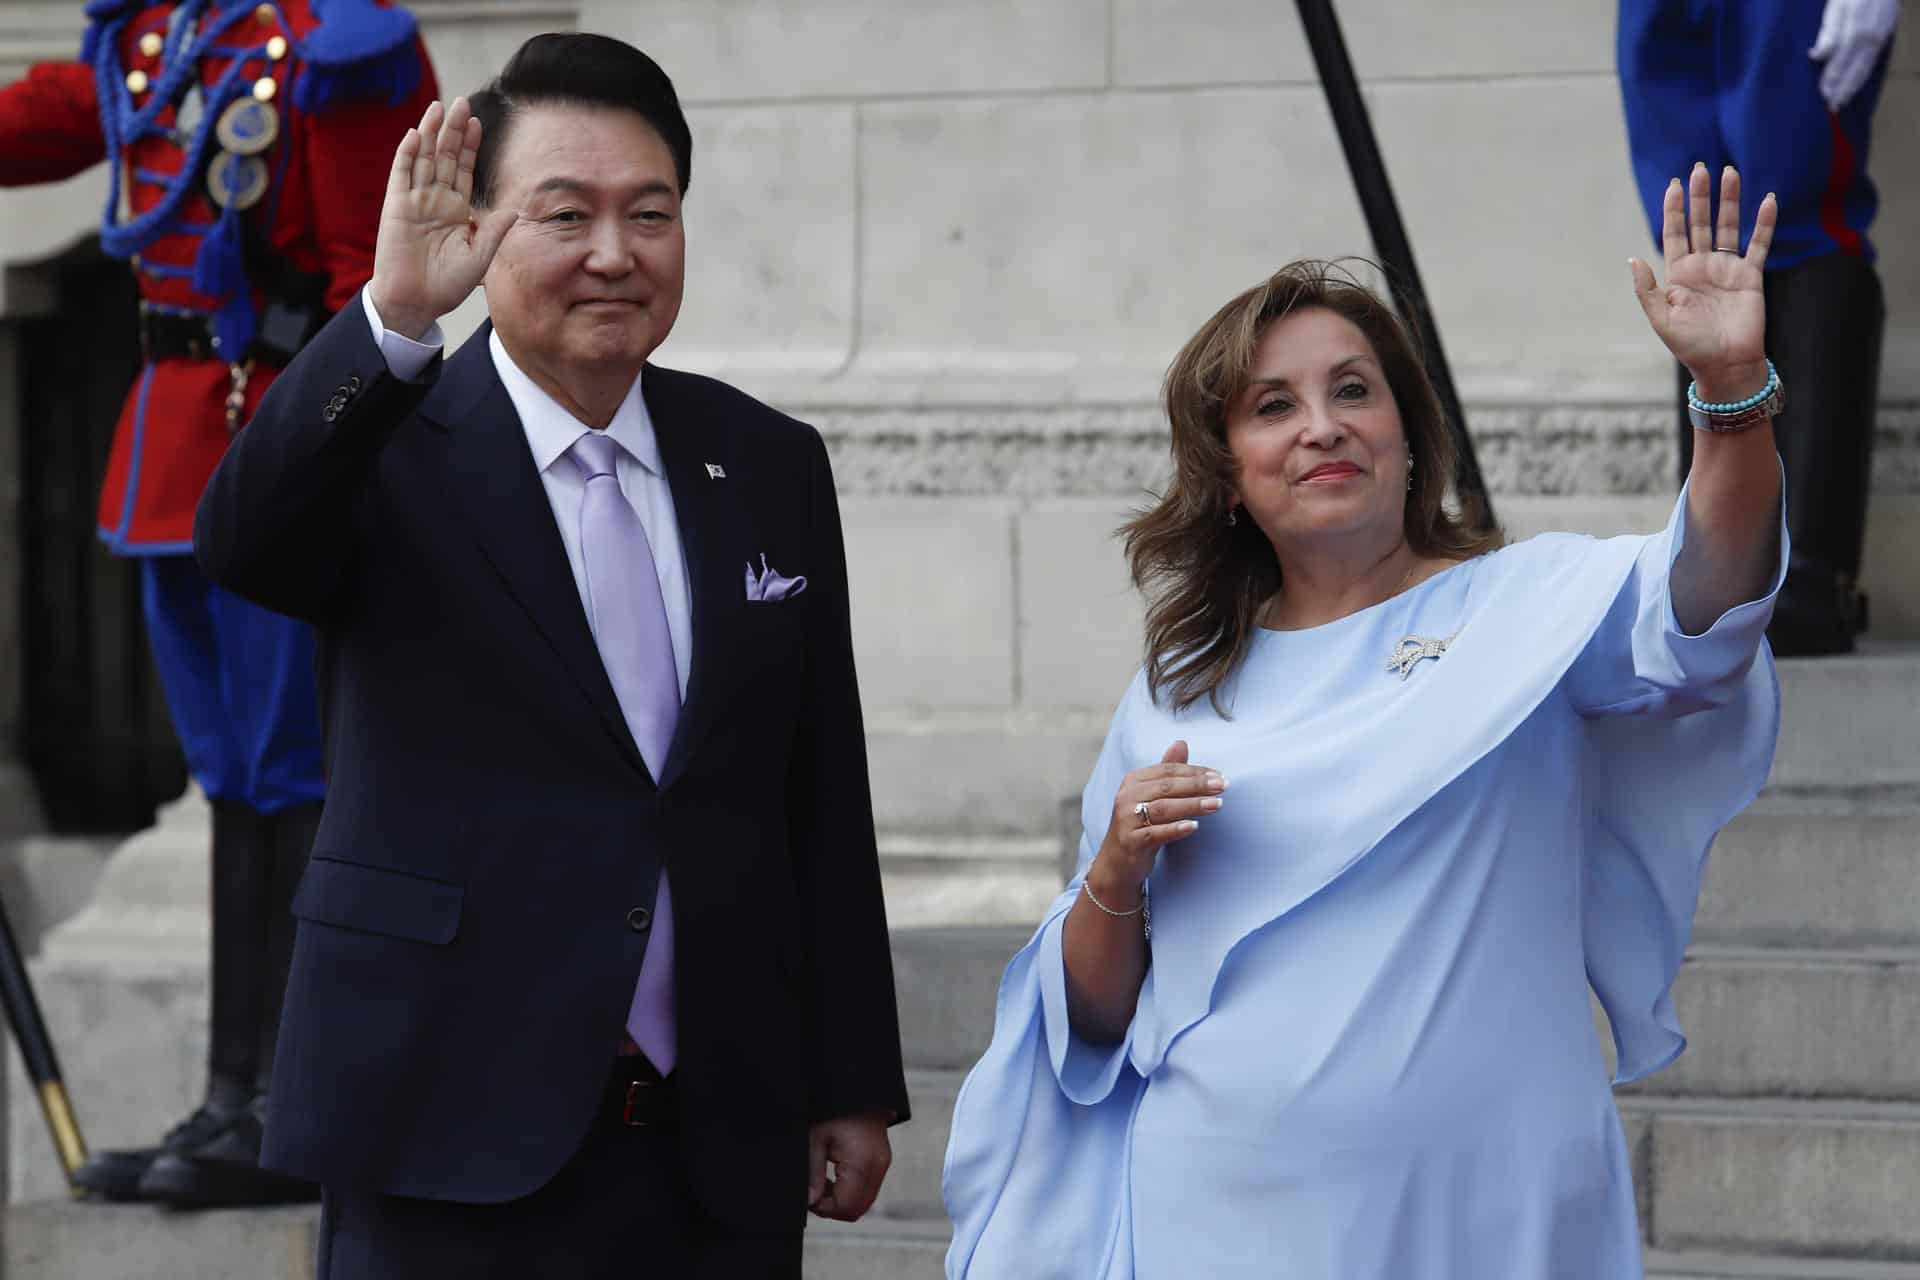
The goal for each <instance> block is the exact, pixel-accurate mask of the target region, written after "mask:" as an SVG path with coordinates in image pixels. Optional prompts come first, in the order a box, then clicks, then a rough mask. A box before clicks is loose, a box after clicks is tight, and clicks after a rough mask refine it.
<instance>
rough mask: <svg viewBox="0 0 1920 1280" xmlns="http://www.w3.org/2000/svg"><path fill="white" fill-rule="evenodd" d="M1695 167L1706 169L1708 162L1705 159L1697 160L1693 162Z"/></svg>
mask: <svg viewBox="0 0 1920 1280" xmlns="http://www.w3.org/2000/svg"><path fill="white" fill-rule="evenodd" d="M1693 167H1694V168H1696V169H1704V168H1706V167H1707V162H1706V161H1705V160H1695V161H1694V162H1693Z"/></svg>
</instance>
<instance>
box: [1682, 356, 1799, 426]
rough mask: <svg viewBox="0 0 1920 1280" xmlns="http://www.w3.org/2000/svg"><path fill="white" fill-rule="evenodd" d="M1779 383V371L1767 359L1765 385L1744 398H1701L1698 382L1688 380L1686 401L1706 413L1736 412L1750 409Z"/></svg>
mask: <svg viewBox="0 0 1920 1280" xmlns="http://www.w3.org/2000/svg"><path fill="white" fill-rule="evenodd" d="M1779 385H1780V371H1779V370H1778V369H1775V368H1774V367H1773V361H1771V360H1769V361H1767V381H1766V385H1764V386H1762V387H1761V388H1760V389H1759V390H1758V391H1756V392H1754V393H1753V394H1752V395H1750V396H1748V397H1747V398H1746V399H1745V400H1725V401H1720V402H1718V403H1715V402H1713V401H1708V400H1702V399H1701V398H1700V384H1699V383H1698V382H1689V383H1688V384H1687V403H1688V404H1690V405H1692V406H1693V407H1694V408H1696V409H1704V410H1706V411H1707V412H1708V413H1738V412H1740V411H1741V410H1742V409H1751V408H1753V406H1755V405H1757V404H1759V403H1760V402H1761V401H1762V400H1765V399H1766V398H1767V397H1768V396H1770V395H1772V394H1773V389H1774V388H1775V387H1777V386H1779Z"/></svg>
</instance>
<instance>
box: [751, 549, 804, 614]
mask: <svg viewBox="0 0 1920 1280" xmlns="http://www.w3.org/2000/svg"><path fill="white" fill-rule="evenodd" d="M806 589H807V575H806V574H804V573H803V574H801V575H800V576H799V577H797V578H783V577H781V576H780V575H779V574H778V573H775V572H774V571H773V569H771V568H770V567H768V565H767V556H766V553H765V552H764V551H763V552H761V553H760V572H759V573H755V572H754V571H753V565H752V564H751V563H749V564H748V565H747V599H749V600H761V601H765V602H767V603H773V602H774V601H778V600H786V599H788V598H790V597H792V596H797V595H799V594H800V593H801V592H802V591H805V590H806Z"/></svg>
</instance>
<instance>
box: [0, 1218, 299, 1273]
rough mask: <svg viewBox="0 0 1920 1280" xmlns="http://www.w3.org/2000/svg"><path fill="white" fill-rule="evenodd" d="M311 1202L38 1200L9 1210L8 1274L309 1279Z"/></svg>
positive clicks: (0, 1250) (1, 1251) (3, 1245)
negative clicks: (213, 1207)
mask: <svg viewBox="0 0 1920 1280" xmlns="http://www.w3.org/2000/svg"><path fill="white" fill-rule="evenodd" d="M319 1217H320V1211H319V1209H318V1208H313V1207H301V1208H290V1209H227V1210H221V1211H218V1212H213V1213H168V1212H164V1211H162V1210H159V1209H154V1208H150V1207H148V1206H146V1205H108V1204H81V1203H76V1202H75V1201H72V1200H41V1201H35V1202H33V1203H29V1204H16V1205H13V1206H11V1207H10V1208H9V1209H8V1210H7V1221H6V1230H5V1231H4V1233H0V1257H4V1259H5V1262H4V1270H0V1275H4V1276H5V1277H6V1280H314V1245H315V1242H316V1241H317V1240H318V1239H319V1234H318V1231H317V1226H318V1222H319Z"/></svg>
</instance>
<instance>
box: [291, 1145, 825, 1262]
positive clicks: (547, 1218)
mask: <svg viewBox="0 0 1920 1280" xmlns="http://www.w3.org/2000/svg"><path fill="white" fill-rule="evenodd" d="M602 1110H603V1113H604V1114H603V1115H602V1116H601V1117H600V1119H599V1120H597V1121H596V1123H595V1124H594V1126H593V1129H592V1130H591V1131H590V1132H589V1133H588V1135H587V1139H586V1141H585V1142H584V1143H583V1144H582V1146H581V1148H580V1150H579V1152H578V1153H577V1154H576V1155H575V1156H574V1158H573V1159H572V1160H571V1161H570V1162H568V1164H567V1166H566V1167H565V1168H564V1169H562V1170H561V1171H560V1172H559V1173H558V1174H557V1175H556V1176H555V1177H554V1179H553V1181H551V1182H549V1183H548V1184H547V1185H546V1186H544V1187H542V1188H540V1190H538V1191H536V1192H534V1193H533V1194H532V1195H530V1196H527V1197H526V1198H524V1199H521V1200H511V1201H508V1202H507V1203H505V1204H455V1203H452V1202H448V1201H440V1200H414V1199H408V1198H405V1197H401V1196H388V1195H379V1194H375V1193H368V1192H363V1191H356V1190H353V1189H350V1188H334V1187H328V1188H327V1189H326V1198H325V1206H324V1208H323V1210H322V1212H321V1218H320V1258H319V1265H318V1268H317V1270H316V1276H317V1280H422V1278H423V1277H439V1276H448V1277H454V1276H457V1277H459V1278H460V1280H536V1278H537V1280H799V1277H800V1247H801V1233H800V1231H799V1230H798V1229H797V1226H796V1229H795V1230H794V1231H793V1232H792V1233H790V1234H786V1235H775V1236H738V1235H733V1234H730V1233H729V1232H727V1231H726V1230H724V1229H723V1228H721V1226H720V1225H719V1224H718V1223H717V1222H715V1221H714V1220H713V1218H712V1217H711V1216H710V1215H708V1214H707V1213H706V1212H705V1211H704V1210H702V1209H701V1208H700V1206H699V1205H698V1204H697V1203H695V1201H694V1199H693V1196H692V1194H691V1193H690V1191H689V1190H688V1187H687V1181H686V1176H685V1172H684V1169H683V1167H682V1163H681V1157H680V1139H679V1135H678V1134H677V1133H675V1132H674V1131H673V1130H672V1128H671V1126H669V1127H666V1128H660V1127H651V1128H629V1127H627V1126H625V1125H624V1124H623V1123H621V1117H620V1113H619V1110H618V1108H617V1107H615V1108H603V1109H602ZM793 1194H794V1198H795V1200H796V1201H798V1200H800V1199H802V1198H804V1197H805V1195H806V1188H805V1187H804V1186H796V1187H795V1188H794V1191H793ZM797 1219H798V1215H796V1220H797Z"/></svg>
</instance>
